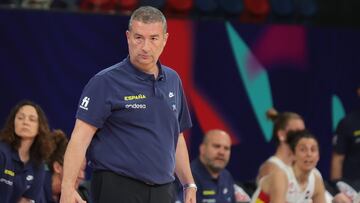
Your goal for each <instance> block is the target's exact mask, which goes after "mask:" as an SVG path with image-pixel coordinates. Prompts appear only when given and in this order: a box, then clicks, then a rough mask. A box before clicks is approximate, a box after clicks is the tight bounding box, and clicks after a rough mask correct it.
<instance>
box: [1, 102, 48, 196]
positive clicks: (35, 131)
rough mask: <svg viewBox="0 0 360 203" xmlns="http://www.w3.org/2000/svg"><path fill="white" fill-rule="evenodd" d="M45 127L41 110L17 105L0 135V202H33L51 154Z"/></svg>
mask: <svg viewBox="0 0 360 203" xmlns="http://www.w3.org/2000/svg"><path fill="white" fill-rule="evenodd" d="M49 137H50V130H49V124H48V121H47V118H46V115H45V113H44V111H43V110H42V109H41V107H40V106H39V105H37V104H35V103H33V102H31V101H22V102H20V103H18V104H17V105H16V106H15V107H14V108H13V109H12V110H11V112H10V114H9V116H8V118H7V120H6V122H5V125H4V127H3V129H2V130H1V133H0V202H1V203H25V202H34V200H36V199H37V198H39V195H40V193H41V187H42V185H43V183H44V177H45V169H44V168H45V166H44V161H45V160H46V159H47V157H48V155H49V154H50V153H51V152H52V149H53V146H52V142H51V140H50V138H49Z"/></svg>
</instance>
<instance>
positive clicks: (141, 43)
mask: <svg viewBox="0 0 360 203" xmlns="http://www.w3.org/2000/svg"><path fill="white" fill-rule="evenodd" d="M126 37H127V42H128V46H129V55H130V60H131V62H132V63H133V64H134V65H135V66H136V67H138V68H140V69H141V70H142V71H145V72H152V70H153V69H154V68H157V67H156V62H157V61H158V59H159V57H160V55H161V53H162V51H163V49H164V47H165V44H166V40H167V37H168V33H164V30H163V24H162V23H161V22H155V23H143V22H141V21H137V20H133V21H132V24H131V27H130V30H128V31H126Z"/></svg>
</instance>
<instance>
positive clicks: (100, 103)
mask: <svg viewBox="0 0 360 203" xmlns="http://www.w3.org/2000/svg"><path fill="white" fill-rule="evenodd" d="M110 97H111V91H110V85H108V82H107V80H106V76H105V75H96V76H94V77H93V78H92V79H91V80H90V81H89V82H88V84H87V85H86V86H85V88H84V90H83V92H82V94H81V98H80V101H79V106H78V110H77V113H76V118H77V119H80V120H82V121H84V122H86V123H88V124H90V125H93V126H95V127H97V128H102V126H103V124H104V122H105V121H106V119H107V118H108V117H109V115H110V114H111V104H110Z"/></svg>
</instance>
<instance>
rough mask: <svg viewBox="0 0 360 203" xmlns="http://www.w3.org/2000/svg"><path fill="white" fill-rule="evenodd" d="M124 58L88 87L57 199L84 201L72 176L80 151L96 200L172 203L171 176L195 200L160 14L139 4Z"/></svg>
mask: <svg viewBox="0 0 360 203" xmlns="http://www.w3.org/2000/svg"><path fill="white" fill-rule="evenodd" d="M126 37H127V43H128V49H129V56H128V57H127V58H125V59H124V60H123V61H122V62H120V63H117V64H115V65H113V66H111V67H109V68H107V69H104V70H102V71H100V72H99V73H98V74H96V75H95V76H94V77H93V78H91V79H90V81H89V82H88V84H87V85H86V86H85V88H84V90H83V92H82V95H81V98H80V102H79V108H78V110H77V114H76V118H77V119H76V122H75V127H74V130H73V132H72V135H71V139H70V141H69V144H68V147H67V150H66V153H65V159H64V177H63V181H62V191H61V199H60V202H61V203H69V202H83V200H81V198H80V196H79V194H78V193H77V192H76V188H75V181H76V177H77V174H78V172H79V170H80V165H81V162H82V161H83V160H84V158H85V154H86V155H87V158H88V160H89V162H90V166H91V167H92V168H93V174H92V180H91V194H92V199H93V201H94V202H95V203H102V202H104V203H107V202H126V203H133V202H137V203H141V202H144V203H145V202H146V203H169V202H172V201H173V199H174V198H175V193H174V191H173V181H174V179H175V178H174V173H176V174H177V176H178V177H179V179H180V181H181V183H182V184H183V185H184V188H185V191H186V192H185V194H186V195H185V196H186V203H195V202H196V185H195V184H194V180H193V177H192V174H191V170H190V164H189V158H188V151H187V147H186V143H185V139H184V136H183V131H185V130H186V129H188V128H190V127H191V125H192V124H191V119H190V114H189V110H188V106H187V103H186V99H185V95H184V91H183V88H182V84H181V80H180V78H179V76H178V74H177V73H176V72H175V71H174V70H172V69H170V68H169V67H167V66H164V65H162V64H161V63H160V62H159V60H158V59H159V56H160V55H161V53H162V51H163V49H164V47H165V44H166V41H167V38H168V33H167V24H166V19H165V17H164V15H163V14H162V13H161V11H159V10H158V9H156V8H153V7H150V6H144V7H140V8H138V9H136V10H135V11H134V12H133V14H132V15H131V17H130V21H129V27H128V30H127V31H126Z"/></svg>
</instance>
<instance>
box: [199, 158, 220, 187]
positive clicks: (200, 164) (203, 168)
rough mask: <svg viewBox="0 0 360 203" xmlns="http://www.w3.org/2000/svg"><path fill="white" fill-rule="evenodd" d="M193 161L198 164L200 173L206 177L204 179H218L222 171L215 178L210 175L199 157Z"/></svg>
mask: <svg viewBox="0 0 360 203" xmlns="http://www.w3.org/2000/svg"><path fill="white" fill-rule="evenodd" d="M195 161H196V164H198V165H199V166H200V170H201V174H202V175H203V177H206V179H208V180H213V181H217V182H219V181H220V179H221V177H222V174H223V171H221V172H220V174H219V177H218V178H217V179H216V180H215V179H214V178H213V177H212V176H211V174H210V173H209V171H208V170H207V169H206V167H205V165H204V164H203V163H202V162H201V161H200V157H198V158H196V159H195Z"/></svg>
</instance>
